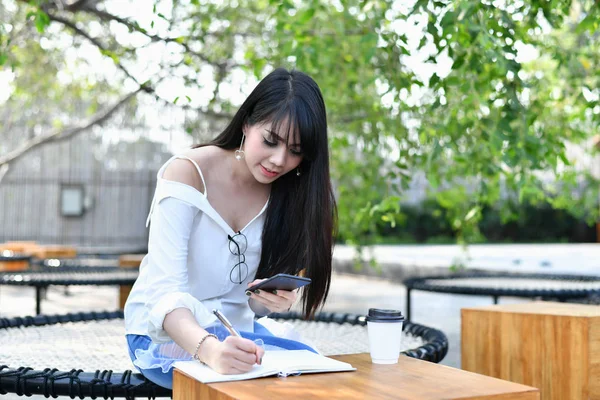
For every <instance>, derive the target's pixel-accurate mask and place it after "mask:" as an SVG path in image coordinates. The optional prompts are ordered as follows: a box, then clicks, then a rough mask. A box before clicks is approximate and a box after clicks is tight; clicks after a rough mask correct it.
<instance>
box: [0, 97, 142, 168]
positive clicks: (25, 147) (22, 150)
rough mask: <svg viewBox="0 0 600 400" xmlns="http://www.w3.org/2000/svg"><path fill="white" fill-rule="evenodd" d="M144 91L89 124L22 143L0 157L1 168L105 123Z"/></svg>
mask: <svg viewBox="0 0 600 400" xmlns="http://www.w3.org/2000/svg"><path fill="white" fill-rule="evenodd" d="M143 90H145V89H144V88H143V87H141V86H140V88H139V89H138V90H136V91H135V92H131V93H129V94H128V95H126V96H125V97H123V98H122V99H121V100H119V101H118V102H117V103H115V104H113V105H112V106H110V107H109V108H108V109H106V110H104V111H102V112H99V113H97V114H96V115H95V116H94V117H93V118H92V119H91V120H90V121H89V122H87V123H85V124H83V125H79V126H75V127H72V128H69V129H65V130H62V131H57V132H52V133H49V134H46V135H43V134H42V135H38V136H36V137H34V138H33V139H30V140H27V141H25V142H24V143H22V144H21V145H20V146H19V147H17V148H16V149H14V150H13V151H11V152H9V153H8V154H5V155H4V156H2V157H0V168H7V167H4V166H5V165H8V164H9V163H11V162H13V161H15V160H17V159H18V158H20V157H22V156H23V155H25V154H27V153H28V152H30V151H31V150H33V149H35V148H36V147H38V146H41V145H44V144H46V143H50V142H56V141H62V140H66V139H70V138H72V137H73V136H76V135H78V134H80V133H81V132H84V131H86V130H88V129H90V128H91V127H93V126H94V125H98V124H101V123H103V122H105V121H106V120H108V119H109V118H110V117H111V115H112V114H114V113H115V111H117V110H118V109H119V108H120V107H121V106H122V105H124V104H125V103H127V102H128V101H129V100H131V98H132V97H135V96H136V95H137V94H138V93H139V92H141V91H143Z"/></svg>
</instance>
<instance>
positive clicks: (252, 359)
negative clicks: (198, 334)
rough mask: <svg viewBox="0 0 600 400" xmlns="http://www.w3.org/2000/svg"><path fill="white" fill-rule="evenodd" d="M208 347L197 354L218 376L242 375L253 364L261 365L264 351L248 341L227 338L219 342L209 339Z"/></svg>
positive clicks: (206, 343)
mask: <svg viewBox="0 0 600 400" xmlns="http://www.w3.org/2000/svg"><path fill="white" fill-rule="evenodd" d="M204 344H205V345H208V346H206V347H205V346H202V347H205V348H204V349H202V350H204V351H202V352H201V354H199V356H200V359H201V360H203V361H204V362H205V363H206V364H207V365H208V366H209V367H211V368H212V369H213V370H215V371H217V372H218V373H220V374H227V375H230V374H243V373H245V372H248V371H250V370H251V369H252V366H253V365H254V364H261V362H262V357H263V355H264V353H265V350H264V349H263V348H262V347H260V346H258V345H256V343H254V342H253V341H251V340H249V339H244V338H241V337H236V336H228V337H227V338H226V339H225V340H224V341H222V342H219V341H218V340H216V339H214V338H209V339H208V340H207V341H206V342H205V343H204Z"/></svg>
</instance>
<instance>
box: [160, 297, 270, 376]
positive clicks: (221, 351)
mask: <svg viewBox="0 0 600 400" xmlns="http://www.w3.org/2000/svg"><path fill="white" fill-rule="evenodd" d="M163 328H164V330H165V331H166V332H167V333H168V334H169V336H170V337H171V338H172V339H173V340H174V341H175V343H177V344H178V345H179V346H180V347H181V348H183V349H184V350H186V351H187V352H188V353H190V354H194V353H195V352H196V347H197V346H198V343H199V341H200V340H202V338H204V337H205V336H206V335H208V332H207V331H206V330H205V329H203V328H202V327H201V326H200V325H198V323H197V322H196V319H195V318H194V315H193V314H192V312H191V311H190V310H188V309H187V308H177V309H175V310H173V311H171V312H170V313H169V314H167V316H166V317H165V321H164V323H163ZM197 354H198V358H199V359H200V361H202V362H204V363H205V364H207V365H208V366H209V367H211V368H212V369H214V370H215V371H217V372H219V373H221V374H241V373H244V372H248V371H250V370H251V369H252V366H253V365H254V364H260V363H261V362H262V356H263V354H264V350H263V349H262V347H259V346H257V345H256V344H255V343H254V342H252V341H251V340H248V339H244V338H241V337H234V336H229V337H227V338H226V339H225V340H224V341H223V342H220V341H219V340H217V339H215V338H214V337H208V338H206V339H205V340H204V342H202V345H201V346H200V348H198V353H197Z"/></svg>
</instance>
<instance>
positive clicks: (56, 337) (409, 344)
mask: <svg viewBox="0 0 600 400" xmlns="http://www.w3.org/2000/svg"><path fill="white" fill-rule="evenodd" d="M271 317H272V318H274V319H276V320H278V321H288V322H290V323H291V324H292V325H294V327H295V328H296V330H298V331H299V332H301V334H302V335H303V336H304V337H306V338H307V339H308V340H310V341H312V342H313V343H315V345H316V346H317V348H319V349H320V350H321V351H322V352H323V353H324V354H326V355H333V354H353V353H364V352H368V337H367V330H366V322H365V318H364V316H359V315H355V314H339V313H320V314H317V315H316V317H315V320H313V321H305V320H302V319H300V315H299V314H298V313H294V312H289V313H284V314H273V315H272V316H271ZM124 335H125V328H124V323H123V313H122V312H120V311H115V312H102V313H76V314H66V315H57V316H43V315H40V316H37V317H26V318H11V319H0V343H2V359H0V394H6V393H16V394H18V395H25V396H29V395H33V394H41V395H45V396H46V397H49V396H70V397H72V398H74V397H81V398H84V397H102V398H111V397H126V398H133V397H136V396H137V397H168V396H170V395H171V391H169V390H167V389H164V388H161V387H159V386H157V385H155V384H153V383H152V382H149V381H147V380H146V379H145V378H144V377H143V376H142V375H141V374H139V373H137V372H132V369H133V364H132V363H131V360H130V359H129V356H128V354H127V350H126V349H127V347H126V346H127V345H126V340H125V336H124ZM402 345H403V354H405V355H407V356H409V357H413V358H419V359H423V360H428V361H432V362H439V361H441V360H442V359H443V358H444V356H445V355H446V353H447V351H448V340H447V338H446V336H445V335H444V333H442V332H441V331H439V330H435V329H431V328H428V327H426V326H423V325H418V324H413V323H410V322H407V323H406V324H405V326H404V329H403V338H402Z"/></svg>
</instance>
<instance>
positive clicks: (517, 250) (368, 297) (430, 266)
mask: <svg viewBox="0 0 600 400" xmlns="http://www.w3.org/2000/svg"><path fill="white" fill-rule="evenodd" d="M335 254H336V260H337V261H338V262H340V261H341V262H348V261H349V260H350V259H351V258H352V251H351V249H349V248H347V247H344V246H339V247H338V248H337V249H336V253H335ZM376 254H377V259H378V261H379V262H380V263H381V265H382V267H383V269H384V271H385V270H389V269H394V268H403V267H407V266H408V267H410V269H411V271H413V272H416V273H418V274H420V275H423V274H427V273H428V272H429V271H433V270H435V269H436V268H443V269H445V268H447V267H448V266H450V265H451V264H452V263H453V262H454V260H455V259H456V257H460V255H461V249H460V248H459V247H458V246H380V247H377V248H376ZM470 254H471V258H472V259H471V260H470V261H469V265H471V266H477V267H479V268H482V269H493V270H501V269H505V270H511V269H512V270H520V271H525V270H526V271H543V272H550V273H552V272H554V273H566V272H568V273H587V274H593V273H595V274H598V275H600V245H594V244H590V245H508V246H500V245H498V246H488V245H485V246H473V247H472V248H471V250H470ZM516 260H519V261H516ZM503 266H505V267H506V268H502V267H503ZM363 272H368V271H363ZM383 275H385V274H383ZM405 295H406V291H405V289H404V287H403V286H402V285H401V284H400V283H398V282H393V281H390V280H389V279H386V278H381V277H379V278H377V277H368V276H363V275H353V274H340V273H338V274H336V275H335V276H334V278H333V281H332V287H331V292H330V296H329V299H328V302H327V305H326V306H325V310H326V311H341V312H352V313H360V314H365V313H366V312H367V310H368V308H370V307H378V308H397V309H400V310H402V311H403V312H404V310H405ZM117 298H118V291H117V289H116V288H106V287H100V288H98V287H93V288H92V287H72V288H71V289H70V295H68V296H66V295H65V293H64V290H62V289H60V288H54V289H51V290H50V291H49V292H48V297H47V299H46V300H45V301H44V302H43V305H42V311H43V312H44V313H46V314H60V313H67V312H75V311H89V310H113V309H115V308H116V307H117V302H116V299H117ZM521 301H526V300H523V299H511V298H501V303H508V302H521ZM491 302H492V301H491V299H490V298H488V297H479V296H460V295H447V294H437V293H426V292H418V291H417V292H414V293H413V320H414V322H418V323H421V324H423V325H426V326H429V327H434V328H437V329H440V330H442V331H443V332H444V333H446V335H447V336H448V339H449V342H450V351H449V353H448V355H447V356H446V358H445V359H444V360H443V362H442V364H445V365H449V366H452V367H457V368H459V367H460V309H461V308H463V307H473V306H479V305H488V304H491ZM34 311H35V292H34V290H33V289H32V288H14V287H5V286H4V287H0V317H12V316H23V315H32V314H33V313H34ZM1 359H2V354H1V343H0V360H1ZM4 398H6V399H18V398H19V397H18V396H14V395H7V396H5V397H4ZM43 398H44V397H43V396H34V397H32V399H36V400H38V399H39V400H41V399H43Z"/></svg>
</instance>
